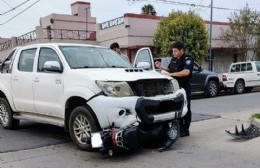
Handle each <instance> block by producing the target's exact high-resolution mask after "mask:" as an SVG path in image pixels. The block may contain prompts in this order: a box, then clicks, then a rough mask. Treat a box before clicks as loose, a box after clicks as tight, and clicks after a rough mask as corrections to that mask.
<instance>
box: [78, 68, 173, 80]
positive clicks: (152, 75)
mask: <svg viewBox="0 0 260 168" xmlns="http://www.w3.org/2000/svg"><path fill="white" fill-rule="evenodd" d="M75 71H77V72H76V73H79V75H84V76H88V78H91V79H92V80H104V81H136V80H139V79H166V78H167V79H171V78H170V77H168V76H165V75H161V74H160V73H158V72H155V71H146V70H143V69H136V68H94V69H93V68H91V69H76V70H75Z"/></svg>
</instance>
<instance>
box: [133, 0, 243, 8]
mask: <svg viewBox="0 0 260 168" xmlns="http://www.w3.org/2000/svg"><path fill="white" fill-rule="evenodd" d="M136 1H152V0H136ZM153 2H160V3H166V4H175V5H182V6H191V7H202V8H210V5H208V6H206V5H198V4H191V3H185V2H176V1H170V0H153ZM212 8H214V9H220V10H234V11H239V9H232V8H223V7H212Z"/></svg>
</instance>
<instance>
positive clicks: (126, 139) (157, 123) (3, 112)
mask: <svg viewBox="0 0 260 168" xmlns="http://www.w3.org/2000/svg"><path fill="white" fill-rule="evenodd" d="M186 106H187V102H186V94H185V91H184V90H183V89H180V88H179V85H178V83H177V81H176V80H174V79H172V78H170V77H166V76H164V75H161V74H159V73H156V72H154V71H144V70H143V69H140V68H134V67H133V66H132V65H131V64H130V63H128V62H126V61H125V60H124V59H122V58H121V57H120V56H118V55H117V54H116V53H115V52H114V51H113V50H110V49H108V48H105V47H100V46H92V45H80V44H64V43H62V44H53V43H52V44H48V43H46V44H35V45H30V46H24V47H20V48H17V49H15V50H14V51H12V52H11V54H10V55H9V56H8V57H7V59H6V60H5V61H4V62H3V64H2V66H1V73H0V122H1V125H2V126H3V127H4V128H6V129H13V128H17V127H18V125H19V120H20V119H30V120H34V121H39V122H44V123H49V124H55V125H59V126H64V127H65V128H66V130H68V131H69V132H70V136H71V138H72V140H73V141H74V142H75V144H76V145H77V146H78V147H79V148H80V149H82V150H92V149H93V148H96V147H97V148H102V151H108V150H110V153H111V150H113V149H114V148H124V149H132V148H136V147H139V146H142V145H143V144H145V143H147V141H152V140H153V139H154V140H157V142H158V141H160V142H158V143H162V141H163V144H164V145H162V146H163V148H168V147H170V146H171V144H172V143H173V142H174V141H176V140H177V138H178V136H179V125H178V122H177V121H176V119H178V118H180V117H182V116H184V115H185V114H186V112H187V107H186ZM164 134H165V135H164ZM154 135H157V136H155V137H153V136H154ZM160 135H164V136H163V137H164V138H163V137H160ZM165 137H166V139H165ZM169 142H170V143H169Z"/></svg>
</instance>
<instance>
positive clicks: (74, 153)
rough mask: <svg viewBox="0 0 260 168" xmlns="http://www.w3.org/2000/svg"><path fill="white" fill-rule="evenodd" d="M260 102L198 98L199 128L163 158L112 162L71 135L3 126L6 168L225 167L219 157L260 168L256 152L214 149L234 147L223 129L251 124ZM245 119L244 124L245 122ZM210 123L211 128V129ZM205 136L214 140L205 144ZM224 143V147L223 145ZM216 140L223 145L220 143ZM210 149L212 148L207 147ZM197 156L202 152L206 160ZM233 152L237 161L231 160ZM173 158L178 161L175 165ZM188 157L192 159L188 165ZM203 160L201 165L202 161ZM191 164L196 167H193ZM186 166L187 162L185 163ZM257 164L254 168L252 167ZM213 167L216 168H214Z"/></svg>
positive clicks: (150, 155)
mask: <svg viewBox="0 0 260 168" xmlns="http://www.w3.org/2000/svg"><path fill="white" fill-rule="evenodd" d="M259 97H260V92H252V93H247V94H242V95H233V94H227V95H222V96H218V97H215V98H201V97H194V98H193V99H192V112H193V123H192V126H191V133H192V134H191V136H190V137H188V138H181V139H179V140H178V141H177V142H176V144H174V145H173V147H172V149H171V150H169V151H166V152H163V153H158V151H157V150H156V149H143V150H140V151H136V152H134V153H127V154H123V155H120V156H116V157H115V158H112V159H111V158H110V159H109V160H108V158H107V157H105V156H102V155H101V154H100V153H98V152H94V153H93V152H92V153H90V152H83V151H79V150H78V149H77V148H76V147H75V145H74V144H73V143H72V142H71V141H70V138H69V136H68V134H67V133H65V132H64V130H63V128H60V127H56V126H52V125H47V124H40V123H34V122H28V121H23V122H21V126H20V129H19V130H13V131H9V130H4V129H2V127H0V168H5V167H19V168H22V167H26V168H28V167H57V168H58V167H132V166H133V167H149V168H150V167H182V168H183V166H184V167H190V168H195V167H198V168H201V167H205V168H206V167H216V168H217V167H218V166H219V165H218V164H217V160H215V161H214V162H213V163H212V162H211V161H210V160H212V159H213V158H214V157H217V159H220V158H221V159H222V161H224V162H222V163H220V165H222V166H224V167H233V166H232V165H233V162H234V163H235V162H238V163H240V165H239V166H236V168H238V167H241V168H244V167H248V168H250V167H252V168H258V167H260V162H259V161H255V162H254V155H253V156H251V155H252V154H251V153H250V151H249V152H245V154H247V156H245V159H243V154H240V152H241V151H240V150H243V148H241V146H240V145H239V144H236V145H238V146H237V147H234V149H233V148H232V149H231V153H229V152H227V151H225V150H224V149H223V150H222V149H214V150H213V149H212V146H214V147H216V148H217V145H218V143H219V145H220V144H221V143H223V141H224V142H227V143H230V144H232V143H231V141H230V139H229V137H228V136H227V135H226V134H223V132H224V131H223V130H224V129H225V128H229V127H230V129H231V128H233V127H234V125H235V124H238V123H239V124H240V121H243V122H246V121H247V119H248V118H249V117H250V115H251V114H252V113H255V112H260V103H259V100H258V99H259ZM241 115H242V117H241V118H242V119H241V118H239V116H241ZM205 123H206V124H208V125H206V126H205ZM204 127H206V128H207V129H209V130H206V128H204ZM219 129H220V130H221V131H220V130H219ZM214 130H215V131H217V134H216V135H215V134H212V133H214ZM218 134H219V135H218ZM201 136H202V137H203V136H205V137H207V138H208V139H203V138H202V137H201ZM210 139H211V140H210ZM218 140H220V142H217V141H218ZM207 141H208V144H207V143H206V142H207ZM214 141H216V143H217V144H214V143H213V142H214ZM211 143H213V144H211ZM250 143H252V144H253V145H254V144H255V143H259V138H258V142H257V139H256V140H252V141H250V142H249V144H246V146H247V148H248V145H249V146H250ZM210 144H211V145H212V146H211V145H210ZM205 145H209V146H207V147H205ZM224 146H225V145H224ZM251 146H252V145H251ZM240 148H241V149H240ZM249 148H250V147H249ZM211 150H213V151H211ZM215 150H216V151H215ZM237 150H238V151H239V153H237ZM251 150H253V154H254V152H255V153H257V154H258V156H257V158H259V156H260V155H259V152H258V151H254V150H255V149H254V148H252V149H251ZM196 151H197V152H198V153H200V155H201V156H200V157H199V156H198V155H197V154H196ZM212 152H213V153H212ZM226 152H227V153H226ZM232 152H233V154H234V156H231V155H232ZM228 157H231V161H230V160H229V159H227V158H228ZM236 157H238V158H236ZM173 158H174V159H176V160H172V159H173ZM187 158H189V159H188V160H187ZM205 159H209V160H208V161H207V160H205ZM221 159H220V161H221ZM236 159H240V160H236ZM199 160H200V161H201V163H199V162H198V161H199ZM213 160H214V159H213ZM189 161H191V162H190V163H189V164H188V162H189ZM133 162H134V163H133ZM181 162H183V163H182V164H181ZM207 162H209V163H207ZM252 162H253V164H251V163H252ZM210 163H211V164H213V166H210ZM131 165H132V166H131ZM174 165H175V166H174ZM220 167H221V166H220Z"/></svg>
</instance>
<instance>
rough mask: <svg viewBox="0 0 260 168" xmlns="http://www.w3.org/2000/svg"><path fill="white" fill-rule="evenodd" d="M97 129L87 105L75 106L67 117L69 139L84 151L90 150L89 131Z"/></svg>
mask: <svg viewBox="0 0 260 168" xmlns="http://www.w3.org/2000/svg"><path fill="white" fill-rule="evenodd" d="M97 131H98V124H97V122H96V121H95V119H94V117H93V116H92V114H91V112H90V109H89V108H88V107H87V106H79V107H76V108H75V109H74V110H73V111H72V113H71V116H70V119H69V132H70V136H71V139H72V140H73V142H74V143H75V144H76V145H77V147H78V148H79V149H81V150H84V151H92V146H91V139H90V138H91V133H92V132H97Z"/></svg>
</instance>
